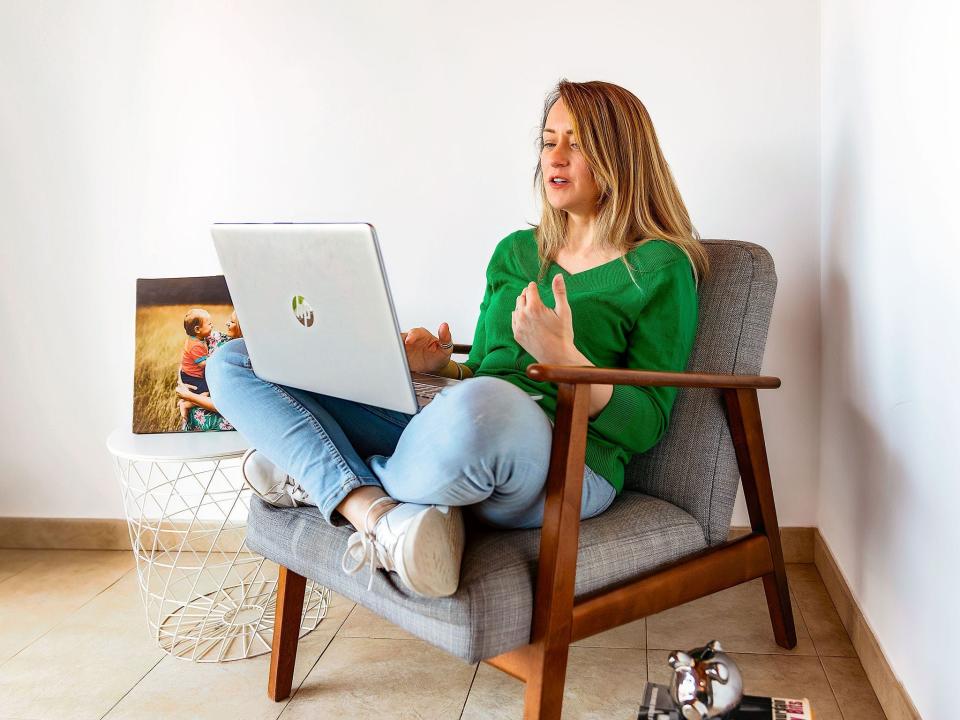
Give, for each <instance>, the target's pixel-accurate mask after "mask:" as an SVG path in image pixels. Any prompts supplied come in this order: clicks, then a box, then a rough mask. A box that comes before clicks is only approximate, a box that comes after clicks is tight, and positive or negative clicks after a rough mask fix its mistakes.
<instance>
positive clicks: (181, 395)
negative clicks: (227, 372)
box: [176, 311, 243, 432]
mask: <svg viewBox="0 0 960 720" xmlns="http://www.w3.org/2000/svg"><path fill="white" fill-rule="evenodd" d="M240 337H243V332H241V330H240V323H239V322H238V321H237V313H236V311H234V312H233V313H231V314H230V319H229V320H227V332H226V333H225V334H224V333H221V332H218V331H214V332H212V333H210V336H209V337H208V338H207V346H208V348H209V353H211V354H212V353H213V352H214V351H215V350H216V349H217V348H219V347H220V346H221V345H223V344H224V343H226V342H227V341H229V340H233V339H234V338H240ZM196 390H197V387H196V386H195V385H187V384H185V383H180V384H179V385H177V389H176V393H177V397H178V400H177V407H178V408H179V409H180V415H181V417H182V418H183V424H182V425H181V427H180V429H181V430H182V431H185V432H206V431H207V430H233V425H231V424H230V422H229V421H228V420H227V419H226V418H225V417H223V415H221V414H220V413H219V412H218V411H217V406H216V405H214V404H213V400H211V399H210V395H209V394H207V393H198V392H196Z"/></svg>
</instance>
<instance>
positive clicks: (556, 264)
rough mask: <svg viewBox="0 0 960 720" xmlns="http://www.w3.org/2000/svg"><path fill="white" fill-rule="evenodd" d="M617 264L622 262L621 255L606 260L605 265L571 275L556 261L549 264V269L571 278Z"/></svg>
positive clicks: (601, 264)
mask: <svg viewBox="0 0 960 720" xmlns="http://www.w3.org/2000/svg"><path fill="white" fill-rule="evenodd" d="M618 262H623V255H621V256H620V257H615V258H614V259H613V260H608V261H607V262H605V263H600V264H599V265H594V266H593V267H591V268H587V269H586V270H581V271H579V272H575V273H572V272H570V271H569V270H567V269H565V268H564V267H563V266H562V265H560V264H559V263H557V262H556V261H554V262H552V263H551V264H550V267H552V268H553V267H555V268H557V269H558V270H560V272H562V273H563V274H564V277H570V278H572V277H580V276H581V275H586V274H587V273H592V272H593V271H594V270H600V269H602V268H605V267H606V266H607V265H611V264H613V263H618Z"/></svg>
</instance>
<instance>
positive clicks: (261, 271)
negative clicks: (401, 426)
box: [211, 223, 419, 414]
mask: <svg viewBox="0 0 960 720" xmlns="http://www.w3.org/2000/svg"><path fill="white" fill-rule="evenodd" d="M211 232H212V235H213V242H214V246H215V247H216V250H217V255H218V256H219V258H220V265H221V267H222V268H223V274H224V277H225V278H226V281H227V287H228V288H229V290H230V296H231V298H232V300H233V305H234V308H235V309H236V311H237V319H238V320H239V321H240V327H241V328H242V329H243V336H244V338H245V340H246V345H247V351H248V353H249V355H250V361H251V363H252V364H253V367H254V369H255V370H256V373H257V375H258V376H259V377H261V378H263V379H264V380H269V381H270V382H275V383H279V384H282V385H289V386H291V387H296V388H302V389H304V390H311V391H313V392H318V393H323V394H325V395H332V396H334V397H340V398H345V399H348V400H355V401H358V402H362V403H366V404H369V405H376V406H379V407H384V408H388V409H391V410H398V411H400V412H405V413H409V414H414V413H416V412H418V410H419V405H418V402H417V399H416V396H415V394H414V389H413V384H412V382H411V376H410V369H409V366H408V365H407V356H406V353H405V352H404V349H403V344H402V341H401V337H400V327H399V324H398V323H397V317H396V311H395V309H394V306H393V299H392V297H391V294H390V287H389V284H388V282H387V274H386V271H385V269H384V266H383V258H382V257H381V255H380V246H379V243H378V242H377V235H376V231H375V230H374V228H373V226H372V225H370V224H368V223H302V224H300V223H277V224H258V223H247V224H226V223H222V224H221V223H218V224H216V225H214V226H213V228H212V230H211Z"/></svg>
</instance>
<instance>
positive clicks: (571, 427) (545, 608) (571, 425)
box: [523, 383, 590, 720]
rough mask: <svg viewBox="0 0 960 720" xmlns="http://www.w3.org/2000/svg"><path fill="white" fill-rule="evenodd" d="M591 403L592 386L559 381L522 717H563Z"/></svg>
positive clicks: (548, 719)
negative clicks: (561, 712)
mask: <svg viewBox="0 0 960 720" xmlns="http://www.w3.org/2000/svg"><path fill="white" fill-rule="evenodd" d="M589 403H590V388H589V386H587V385H572V384H567V383H559V385H558V395H557V418H556V425H555V426H554V430H553V446H552V448H551V451H550V470H549V473H548V475H547V497H546V501H545V502H544V507H543V528H542V529H541V531H540V558H539V560H538V564H537V587H536V594H535V595H534V609H533V626H532V628H531V633H530V650H529V651H528V653H527V668H526V681H527V687H526V693H525V695H524V707H523V717H524V720H560V710H561V707H562V705H563V686H564V683H565V682H566V677H567V654H568V652H569V649H570V635H571V632H572V629H573V595H574V584H575V580H576V577H577V546H578V543H579V537H580V501H581V496H582V492H583V467H584V465H583V462H584V454H585V452H586V442H587V431H586V425H587V414H588V411H589Z"/></svg>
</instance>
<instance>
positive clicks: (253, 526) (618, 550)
mask: <svg viewBox="0 0 960 720" xmlns="http://www.w3.org/2000/svg"><path fill="white" fill-rule="evenodd" d="M466 517H467V519H468V525H467V544H466V550H465V551H464V557H463V565H462V567H461V573H460V587H459V588H458V590H457V592H456V593H455V594H454V595H452V596H450V597H447V598H422V597H419V596H417V595H414V594H413V593H411V592H409V591H408V590H407V589H406V587H405V586H404V585H403V582H402V581H401V580H400V578H399V577H398V576H397V575H396V574H395V573H385V572H383V571H382V570H378V571H377V572H376V577H375V578H374V582H373V587H372V589H371V590H369V591H368V590H367V578H368V572H369V571H367V570H366V569H364V570H363V571H362V572H360V573H357V574H356V575H352V576H351V575H347V574H346V573H344V572H343V570H342V569H341V567H340V560H341V558H342V556H343V552H344V549H345V548H346V544H347V538H348V537H349V536H350V533H351V530H350V528H348V527H336V528H335V527H331V526H330V525H328V524H327V523H326V522H325V521H324V520H323V518H322V516H321V515H320V513H319V512H318V511H317V510H316V509H315V508H310V507H306V508H297V509H278V508H274V507H272V506H270V505H267V504H265V503H263V502H262V501H261V500H260V499H259V498H256V497H254V498H252V500H251V504H250V516H249V519H248V521H247V545H248V546H249V547H250V548H251V549H252V550H254V551H256V552H259V553H261V554H262V555H264V556H265V557H267V558H269V559H270V560H273V561H275V562H277V563H280V564H281V565H284V566H286V567H288V568H290V569H291V570H293V571H294V572H296V573H299V574H300V575H304V576H306V577H308V578H311V579H313V580H316V581H317V582H319V583H320V584H322V585H325V586H327V587H329V588H330V589H332V590H334V591H335V592H338V593H340V594H341V595H345V596H346V597H348V598H350V599H351V600H354V601H355V602H358V603H360V604H361V605H363V606H364V607H366V608H368V609H369V610H371V611H373V612H375V613H377V614H378V615H380V616H382V617H384V618H386V619H387V620H390V621H391V622H393V623H394V624H396V625H399V626H400V627H402V628H403V629H405V630H407V631H408V632H410V633H412V634H413V635H416V636H417V637H419V638H422V639H423V640H426V641H428V642H430V643H432V644H433V645H436V646H437V647H440V648H442V649H444V650H446V651H447V652H450V653H451V654H453V655H456V656H457V657H460V658H462V659H463V660H465V661H467V662H470V663H474V662H477V661H479V660H482V659H484V658H488V657H492V656H494V655H497V654H499V653H502V652H506V651H507V650H511V649H513V648H515V647H519V646H520V645H524V644H526V643H528V642H529V640H530V625H531V621H532V617H533V594H534V589H535V587H536V572H537V558H538V554H539V550H540V530H539V529H535V530H498V529H495V528H491V527H489V526H485V525H481V524H479V523H476V522H474V521H473V519H472V516H470V515H469V514H467V515H466ZM705 547H706V541H705V540H704V535H703V531H702V529H701V527H700V524H699V523H698V522H697V521H696V520H695V519H694V518H693V517H692V516H691V515H689V514H688V513H687V512H685V511H684V510H681V509H680V508H678V507H676V506H675V505H671V504H670V503H668V502H666V501H664V500H659V499H657V498H654V497H651V496H649V495H644V494H642V493H638V492H632V491H629V490H628V491H624V492H623V494H622V495H621V496H620V497H618V498H617V499H616V500H615V501H614V502H613V505H611V506H610V508H609V509H608V510H607V511H606V512H604V513H603V514H601V515H598V516H597V517H594V518H590V519H589V520H584V521H582V522H581V524H580V545H579V552H578V556H577V580H576V587H575V591H574V592H575V597H577V598H581V597H584V596H586V595H588V594H590V593H592V592H594V591H597V590H602V589H609V588H611V587H614V586H616V585H617V584H620V583H622V582H623V581H626V580H629V579H633V578H635V577H636V576H637V575H638V574H640V573H643V572H646V571H648V570H652V569H654V568H656V567H658V566H659V565H662V564H664V563H667V562H670V561H673V560H676V559H678V558H680V557H683V556H685V555H689V554H690V553H693V552H696V551H698V550H701V549H703V548H705Z"/></svg>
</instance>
